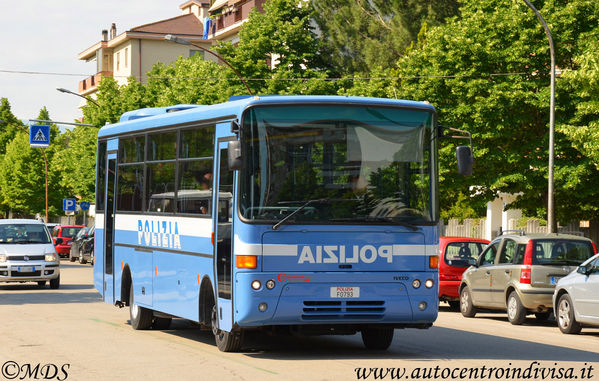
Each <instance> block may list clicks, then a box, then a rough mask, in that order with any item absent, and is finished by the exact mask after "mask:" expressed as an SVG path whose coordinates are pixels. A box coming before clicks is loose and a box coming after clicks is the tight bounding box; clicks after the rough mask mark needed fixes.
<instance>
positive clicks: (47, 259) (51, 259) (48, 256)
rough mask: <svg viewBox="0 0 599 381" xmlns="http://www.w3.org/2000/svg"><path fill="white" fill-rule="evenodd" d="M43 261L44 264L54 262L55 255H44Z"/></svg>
mask: <svg viewBox="0 0 599 381" xmlns="http://www.w3.org/2000/svg"><path fill="white" fill-rule="evenodd" d="M44 260H45V261H46V262H56V254H55V253H49V254H46V255H45V256H44Z"/></svg>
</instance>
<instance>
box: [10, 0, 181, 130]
mask: <svg viewBox="0 0 599 381" xmlns="http://www.w3.org/2000/svg"><path fill="white" fill-rule="evenodd" d="M184 2H185V1H184V0H101V1H100V0H52V1H43V0H29V1H25V2H21V1H15V0H0V36H2V38H1V39H0V98H7V99H8V101H9V102H10V105H11V110H12V113H13V114H14V115H15V116H16V117H17V118H19V119H21V120H28V119H36V118H37V116H38V114H39V111H40V109H41V108H42V107H44V106H46V108H47V109H48V111H49V113H50V117H51V118H52V120H54V121H59V122H73V121H74V119H77V118H80V117H81V115H82V114H81V110H80V109H79V106H80V105H81V102H82V101H83V99H82V98H80V97H78V96H76V95H72V94H65V93H60V92H58V91H57V90H56V88H58V87H63V88H66V89H69V90H71V91H74V92H78V86H79V81H81V80H83V79H85V78H87V77H89V76H91V75H94V74H96V63H95V62H85V61H80V60H78V59H77V55H78V54H79V53H81V52H82V51H84V50H85V49H87V48H89V47H91V46H92V45H94V44H96V43H98V42H99V41H100V40H101V38H102V34H101V32H102V29H110V25H111V24H112V23H116V27H117V35H118V34H121V33H123V32H125V31H127V30H129V29H131V28H133V27H136V26H139V25H143V24H148V23H151V22H155V21H159V20H164V19H167V18H171V17H175V16H179V15H180V14H181V9H179V5H181V4H183V3H184ZM15 72H35V73H55V74H26V73H15Z"/></svg>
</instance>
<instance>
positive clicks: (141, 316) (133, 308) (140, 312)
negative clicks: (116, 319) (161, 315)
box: [129, 285, 153, 330]
mask: <svg viewBox="0 0 599 381" xmlns="http://www.w3.org/2000/svg"><path fill="white" fill-rule="evenodd" d="M129 317H130V320H131V327H133V329H135V330H138V329H148V328H150V326H151V325H152V317H153V316H152V310H149V309H147V308H144V307H141V306H138V305H137V304H135V300H134V299H133V285H132V286H131V290H130V291H129Z"/></svg>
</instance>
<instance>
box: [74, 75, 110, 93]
mask: <svg viewBox="0 0 599 381" xmlns="http://www.w3.org/2000/svg"><path fill="white" fill-rule="evenodd" d="M102 77H112V72H111V71H101V72H99V73H98V74H94V75H92V76H91V77H87V78H85V79H84V80H83V81H80V82H79V94H80V95H88V94H91V93H93V92H95V91H96V90H97V88H98V84H99V83H100V80H101V79H102Z"/></svg>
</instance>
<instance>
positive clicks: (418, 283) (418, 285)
mask: <svg viewBox="0 0 599 381" xmlns="http://www.w3.org/2000/svg"><path fill="white" fill-rule="evenodd" d="M412 287H414V288H418V287H420V280H419V279H414V280H413V281H412Z"/></svg>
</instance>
